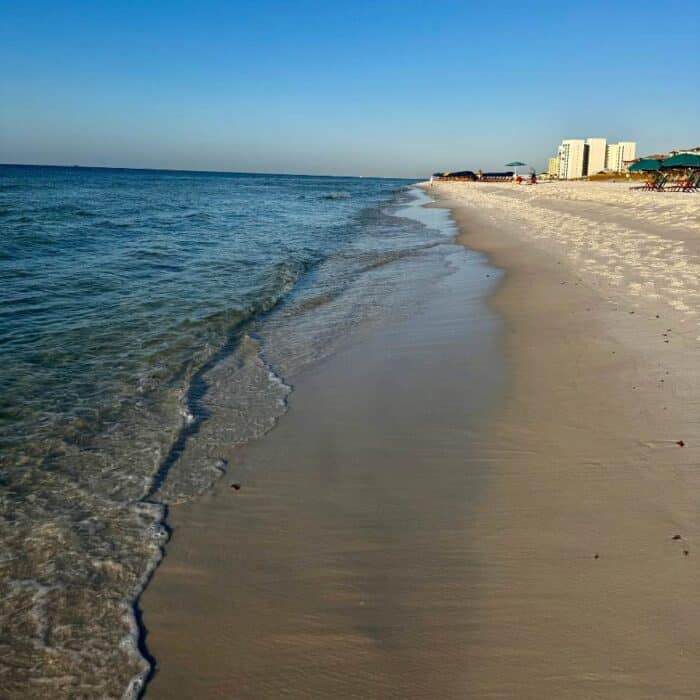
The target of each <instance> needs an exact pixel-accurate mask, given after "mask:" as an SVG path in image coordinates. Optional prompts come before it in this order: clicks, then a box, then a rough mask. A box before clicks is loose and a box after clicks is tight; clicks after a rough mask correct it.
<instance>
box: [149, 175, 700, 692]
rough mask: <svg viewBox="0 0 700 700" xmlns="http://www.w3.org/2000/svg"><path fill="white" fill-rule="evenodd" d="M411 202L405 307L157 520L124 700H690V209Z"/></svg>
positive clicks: (694, 557)
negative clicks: (427, 260)
mask: <svg viewBox="0 0 700 700" xmlns="http://www.w3.org/2000/svg"><path fill="white" fill-rule="evenodd" d="M425 189H426V190H427V191H428V192H429V193H430V195H431V196H432V197H434V198H435V199H436V200H437V203H436V205H435V206H437V207H441V208H446V209H448V210H449V211H450V212H451V215H452V217H453V218H454V221H455V222H456V223H457V225H458V227H459V235H458V237H457V241H458V242H459V243H461V244H462V245H463V246H465V250H464V251H463V252H461V253H460V252H454V253H453V254H452V257H451V258H450V259H449V264H450V266H451V273H450V275H448V276H447V277H446V278H445V279H444V280H443V281H442V282H441V283H440V285H438V286H433V287H432V288H431V296H430V300H429V302H428V303H427V304H426V306H425V307H424V308H423V309H422V310H421V311H420V313H416V314H413V315H409V316H408V317H407V318H405V319H402V320H400V321H398V322H395V323H385V324H382V325H381V326H380V327H379V328H377V329H374V330H373V332H372V333H371V334H369V335H368V336H366V337H364V338H363V339H362V340H361V341H359V340H358V342H357V343H355V344H352V345H351V346H350V347H348V348H346V349H345V350H344V351H343V352H339V353H337V354H335V355H334V356H333V357H331V358H329V359H327V360H326V361H324V362H323V363H320V364H318V365H315V366H314V368H312V369H311V368H310V369H308V370H307V371H306V372H305V373H304V374H302V375H300V376H299V377H298V378H297V381H296V382H295V387H294V392H293V394H292V397H291V399H290V410H289V413H288V414H287V415H286V416H284V418H283V419H282V420H281V421H280V423H279V425H278V426H277V427H276V428H275V430H273V431H272V432H271V433H269V434H268V435H267V436H265V437H263V438H262V439H260V440H258V441H255V442H253V443H250V444H249V445H247V446H246V447H245V448H244V449H243V450H242V451H241V452H239V453H237V454H235V455H232V457H231V461H232V463H234V464H235V466H234V467H233V469H232V470H231V473H230V474H227V476H226V480H225V481H222V482H220V483H219V485H218V486H217V487H216V488H215V489H214V490H213V491H212V492H210V493H209V494H208V495H207V496H206V497H204V498H203V499H200V500H199V501H192V502H189V503H187V504H185V505H183V506H181V507H172V508H171V510H170V514H169V523H171V525H172V526H173V527H174V530H173V536H172V540H171V542H170V543H169V544H168V546H167V548H166V557H165V559H164V562H163V563H162V564H161V566H160V568H159V569H158V571H157V572H156V575H155V577H154V579H153V581H152V583H151V585H150V586H149V588H148V589H147V590H146V593H145V594H144V595H143V596H142V600H141V605H142V608H143V611H144V622H145V625H146V628H147V630H148V636H147V637H146V644H147V646H148V648H149V650H150V652H151V653H152V654H153V656H154V657H155V659H156V663H157V670H156V673H155V675H154V677H153V678H152V680H151V683H150V685H149V686H148V689H147V693H146V696H147V697H153V698H166V697H167V698H175V697H183V698H184V697H232V696H235V697H241V698H260V697H270V698H272V697H280V696H282V695H287V696H289V697H325V696H328V695H331V694H332V695H335V696H337V697H347V698H353V697H358V698H359V697H406V698H432V697H449V698H463V697H475V698H533V699H534V698H542V697H567V698H591V697H601V698H613V697H614V698H635V699H637V698H659V697H674V698H680V697H688V698H690V697H695V695H696V688H697V685H698V682H699V681H700V672H698V670H697V663H696V657H697V652H696V649H697V648H698V645H699V643H700V624H699V623H700V596H698V593H697V583H696V582H697V576H698V561H699V560H698V557H700V551H698V550H697V546H698V542H699V539H698V536H699V534H700V533H698V522H697V499H698V493H699V490H698V487H699V486H700V484H698V476H697V462H698V444H700V442H699V441H700V434H699V433H700V430H699V429H698V421H697V416H698V399H697V397H698V395H699V394H698V388H700V387H699V386H698V385H699V383H700V373H699V372H698V369H697V368H698V366H699V364H698V361H697V360H698V351H697V348H698V336H699V335H700V329H699V328H698V318H697V315H696V308H697V299H698V296H697V295H698V292H699V289H698V275H697V272H698V270H699V269H700V268H699V267H698V265H699V262H700V261H699V258H698V251H699V248H698V241H699V240H700V222H699V220H698V213H699V211H700V209H699V207H698V201H699V200H698V199H697V197H693V196H692V195H684V194H678V195H673V194H668V193H666V194H662V193H642V192H632V191H630V190H629V189H628V187H627V185H625V184H624V183H617V184H609V183H604V184H594V183H556V184H549V183H548V184H544V185H538V186H536V187H529V186H520V187H517V186H515V185H511V184H509V183H507V184H502V185H495V184H494V185H484V184H462V183H455V184H435V185H433V186H432V187H429V186H427V185H426V186H425ZM474 251H478V252H479V253H483V254H484V255H486V256H487V259H488V261H489V262H488V264H487V263H486V262H485V261H484V260H483V259H481V258H474V257H472V256H474V255H475V252H474ZM231 484H236V485H238V486H240V489H238V490H236V489H235V488H232V487H231ZM175 611H176V612H175Z"/></svg>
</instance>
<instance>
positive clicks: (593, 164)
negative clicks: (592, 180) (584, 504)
mask: <svg viewBox="0 0 700 700" xmlns="http://www.w3.org/2000/svg"><path fill="white" fill-rule="evenodd" d="M586 146H588V171H587V172H586V175H595V174H596V173H599V172H601V171H602V170H605V163H606V161H607V139H600V138H595V139H586Z"/></svg>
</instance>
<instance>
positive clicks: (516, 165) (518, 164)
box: [506, 160, 527, 177]
mask: <svg viewBox="0 0 700 700" xmlns="http://www.w3.org/2000/svg"><path fill="white" fill-rule="evenodd" d="M523 165H527V163H522V162H521V161H519V160H514V161H513V162H512V163H506V168H515V170H514V172H513V177H518V168H520V167H522V166H523Z"/></svg>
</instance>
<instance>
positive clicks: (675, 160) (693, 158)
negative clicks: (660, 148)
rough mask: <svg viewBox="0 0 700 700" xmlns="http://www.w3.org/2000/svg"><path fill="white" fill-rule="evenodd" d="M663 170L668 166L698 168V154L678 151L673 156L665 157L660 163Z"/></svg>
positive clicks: (699, 164) (699, 156)
mask: <svg viewBox="0 0 700 700" xmlns="http://www.w3.org/2000/svg"><path fill="white" fill-rule="evenodd" d="M661 168H662V169H663V170H669V169H670V168H700V155H696V154H695V153H678V154H677V155H675V156H671V157H670V158H666V160H664V161H663V162H662V163H661Z"/></svg>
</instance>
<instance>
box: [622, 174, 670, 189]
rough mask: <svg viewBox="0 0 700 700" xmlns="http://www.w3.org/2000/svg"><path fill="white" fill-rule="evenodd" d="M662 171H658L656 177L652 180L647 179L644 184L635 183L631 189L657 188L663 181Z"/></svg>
mask: <svg viewBox="0 0 700 700" xmlns="http://www.w3.org/2000/svg"><path fill="white" fill-rule="evenodd" d="M662 177H663V176H662V175H661V173H656V175H654V177H653V178H652V179H651V180H647V181H646V182H645V183H644V184H643V185H635V186H634V187H630V189H631V190H653V189H656V186H657V185H658V184H659V183H660V182H661V179H662Z"/></svg>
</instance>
